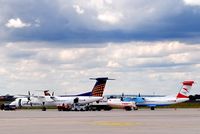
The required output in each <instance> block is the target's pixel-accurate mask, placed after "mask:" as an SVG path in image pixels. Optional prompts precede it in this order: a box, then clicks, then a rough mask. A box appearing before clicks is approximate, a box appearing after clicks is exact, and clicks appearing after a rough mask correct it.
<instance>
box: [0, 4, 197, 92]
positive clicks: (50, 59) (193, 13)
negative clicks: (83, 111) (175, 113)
mask: <svg viewBox="0 0 200 134" xmlns="http://www.w3.org/2000/svg"><path fill="white" fill-rule="evenodd" d="M199 24H200V0H165V1H163V0H153V1H152V0H87V1H86V0H73V1H66V0H53V1H52V0H40V1H35V0H0V83H1V84H0V91H1V93H0V94H7V93H9V94H22V93H23V94H24V93H27V91H28V90H30V91H31V92H34V91H35V90H43V89H50V90H51V91H55V92H56V94H64V93H67V94H74V93H80V92H85V91H89V90H90V89H91V88H92V87H93V84H94V81H90V80H89V78H90V77H99V76H106V77H110V78H115V79H116V80H115V81H109V82H108V83H107V87H106V91H105V94H121V93H122V92H124V93H125V94H138V93H141V94H175V93H177V92H178V90H179V88H180V87H181V82H182V81H184V80H195V81H196V84H195V85H194V88H193V91H192V93H199V92H200V85H199V84H200V83H199V82H200V56H199V55H200V26H199Z"/></svg>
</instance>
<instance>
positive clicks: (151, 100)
mask: <svg viewBox="0 0 200 134" xmlns="http://www.w3.org/2000/svg"><path fill="white" fill-rule="evenodd" d="M193 83H194V81H184V82H182V88H181V90H180V91H179V93H178V94H177V95H173V96H164V97H140V96H138V97H124V98H123V100H124V101H133V102H135V103H136V105H137V106H147V107H150V108H151V110H154V109H155V107H156V106H167V105H171V104H176V103H181V102H185V101H188V100H189V93H190V90H191V88H192V85H193Z"/></svg>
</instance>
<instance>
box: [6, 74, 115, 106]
mask: <svg viewBox="0 0 200 134" xmlns="http://www.w3.org/2000/svg"><path fill="white" fill-rule="evenodd" d="M91 79H92V80H96V83H95V85H94V88H93V89H92V92H86V93H82V94H78V95H65V96H54V93H52V95H51V94H49V93H48V90H46V91H44V96H31V95H30V92H29V93H28V96H24V97H19V98H16V99H15V101H13V102H11V103H10V104H9V106H10V107H11V108H12V107H16V108H18V107H30V106H31V107H32V106H57V105H60V104H71V105H72V104H74V103H76V104H88V103H91V102H95V101H99V100H101V99H103V97H102V95H103V92H104V88H105V85H106V82H107V80H111V79H108V78H107V77H102V78H91Z"/></svg>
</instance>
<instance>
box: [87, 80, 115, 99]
mask: <svg viewBox="0 0 200 134" xmlns="http://www.w3.org/2000/svg"><path fill="white" fill-rule="evenodd" d="M90 79H92V80H96V81H97V82H96V84H95V85H94V87H93V89H92V96H100V97H102V96H103V92H104V89H105V86H106V82H107V80H114V79H108V77H103V78H90Z"/></svg>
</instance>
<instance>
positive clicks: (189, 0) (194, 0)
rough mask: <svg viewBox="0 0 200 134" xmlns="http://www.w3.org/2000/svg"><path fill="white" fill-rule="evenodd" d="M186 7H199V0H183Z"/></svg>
mask: <svg viewBox="0 0 200 134" xmlns="http://www.w3.org/2000/svg"><path fill="white" fill-rule="evenodd" d="M184 2H185V4H186V5H191V6H200V0H184Z"/></svg>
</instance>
